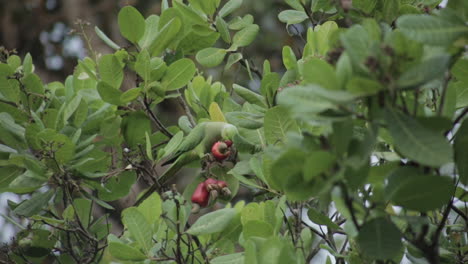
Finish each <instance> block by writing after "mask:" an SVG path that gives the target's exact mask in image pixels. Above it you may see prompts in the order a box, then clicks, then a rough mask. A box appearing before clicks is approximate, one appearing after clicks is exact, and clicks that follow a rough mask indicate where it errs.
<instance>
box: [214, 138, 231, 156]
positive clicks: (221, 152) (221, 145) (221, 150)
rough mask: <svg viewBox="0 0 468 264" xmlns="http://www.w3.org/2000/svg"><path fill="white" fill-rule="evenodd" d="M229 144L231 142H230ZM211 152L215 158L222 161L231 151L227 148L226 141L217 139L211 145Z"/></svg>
mask: <svg viewBox="0 0 468 264" xmlns="http://www.w3.org/2000/svg"><path fill="white" fill-rule="evenodd" d="M230 144H232V142H231V143H230ZM211 154H213V156H214V157H215V159H216V160H218V161H222V160H225V159H226V158H227V157H229V155H230V154H231V151H230V150H229V146H228V144H227V143H225V142H223V141H217V142H216V143H214V144H213V146H212V147H211Z"/></svg>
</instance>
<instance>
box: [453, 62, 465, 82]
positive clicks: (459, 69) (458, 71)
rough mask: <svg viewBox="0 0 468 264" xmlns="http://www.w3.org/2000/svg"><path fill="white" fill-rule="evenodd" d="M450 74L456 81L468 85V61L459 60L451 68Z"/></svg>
mask: <svg viewBox="0 0 468 264" xmlns="http://www.w3.org/2000/svg"><path fill="white" fill-rule="evenodd" d="M452 74H453V76H455V78H457V80H459V81H461V82H463V83H466V84H468V59H459V60H458V61H457V62H456V63H455V65H453V67H452ZM467 86H468V85H467Z"/></svg>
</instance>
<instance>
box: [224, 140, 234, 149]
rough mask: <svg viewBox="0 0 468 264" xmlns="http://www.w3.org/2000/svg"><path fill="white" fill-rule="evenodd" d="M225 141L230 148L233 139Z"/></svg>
mask: <svg viewBox="0 0 468 264" xmlns="http://www.w3.org/2000/svg"><path fill="white" fill-rule="evenodd" d="M224 143H226V145H227V146H228V148H230V147H231V146H232V141H231V140H229V139H228V140H224Z"/></svg>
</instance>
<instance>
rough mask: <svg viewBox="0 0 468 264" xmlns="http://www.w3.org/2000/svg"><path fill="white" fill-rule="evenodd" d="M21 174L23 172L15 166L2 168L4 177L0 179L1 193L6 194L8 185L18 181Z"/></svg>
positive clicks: (1, 171)
mask: <svg viewBox="0 0 468 264" xmlns="http://www.w3.org/2000/svg"><path fill="white" fill-rule="evenodd" d="M21 172H22V170H21V169H20V168H17V167H15V166H2V167H1V168H0V174H1V175H2V177H1V178H0V192H4V190H5V189H6V188H7V187H8V185H9V184H10V183H11V182H12V181H13V180H14V179H16V177H18V175H19V174H21Z"/></svg>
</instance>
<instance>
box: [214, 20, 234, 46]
mask: <svg viewBox="0 0 468 264" xmlns="http://www.w3.org/2000/svg"><path fill="white" fill-rule="evenodd" d="M216 29H217V30H218V32H219V34H220V35H221V38H222V39H223V40H224V42H226V43H231V33H230V32H229V28H228V25H227V23H226V21H224V19H222V18H221V17H220V16H218V17H216Z"/></svg>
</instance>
